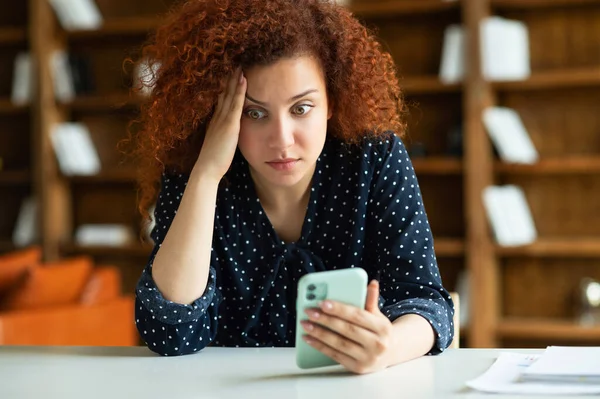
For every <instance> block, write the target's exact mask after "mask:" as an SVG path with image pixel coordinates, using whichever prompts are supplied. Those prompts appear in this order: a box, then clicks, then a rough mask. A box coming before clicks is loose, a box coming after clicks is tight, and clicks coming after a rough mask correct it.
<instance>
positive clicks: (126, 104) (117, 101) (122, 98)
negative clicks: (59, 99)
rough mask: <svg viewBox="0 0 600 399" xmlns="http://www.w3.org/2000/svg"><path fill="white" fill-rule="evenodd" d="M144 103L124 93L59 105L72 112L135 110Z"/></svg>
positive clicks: (90, 96) (88, 97)
mask: <svg viewBox="0 0 600 399" xmlns="http://www.w3.org/2000/svg"><path fill="white" fill-rule="evenodd" d="M143 101H144V99H143V98H141V97H137V96H134V95H131V94H129V93H127V92H124V93H109V94H106V95H86V96H79V97H76V98H74V99H73V100H72V101H69V102H66V103H62V104H61V105H62V106H64V107H66V108H69V109H70V110H72V111H99V110H104V111H110V110H118V109H130V108H133V109H136V108H137V107H139V105H140V104H141V103H142V102H143Z"/></svg>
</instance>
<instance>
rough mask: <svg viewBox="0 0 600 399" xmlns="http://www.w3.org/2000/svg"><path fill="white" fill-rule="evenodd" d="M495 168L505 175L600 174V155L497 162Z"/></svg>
mask: <svg viewBox="0 0 600 399" xmlns="http://www.w3.org/2000/svg"><path fill="white" fill-rule="evenodd" d="M494 170H495V171H496V172H497V173H499V174H505V175H565V176H570V175H575V174H591V175H596V174H597V175H599V176H600V157H589V156H581V157H574V156H571V157H565V158H548V159H542V160H540V161H539V162H537V163H536V164H532V165H525V164H507V163H503V162H496V164H495V166H494Z"/></svg>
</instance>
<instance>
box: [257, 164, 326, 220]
mask: <svg viewBox="0 0 600 399" xmlns="http://www.w3.org/2000/svg"><path fill="white" fill-rule="evenodd" d="M315 167H316V165H315ZM315 167H313V168H312V170H311V171H309V172H308V173H306V175H305V176H303V177H302V179H301V180H300V181H299V182H298V183H297V184H295V185H294V186H291V187H281V186H279V187H278V186H274V185H271V184H269V183H268V182H265V181H264V180H263V179H261V178H260V176H259V175H258V173H254V171H253V170H252V168H250V175H251V176H252V180H253V181H254V186H255V187H256V194H257V196H258V199H259V200H260V203H261V205H262V207H263V208H264V209H265V210H270V211H271V212H272V213H276V214H279V213H282V212H287V211H289V210H294V209H298V208H302V209H304V208H306V206H307V205H308V199H309V198H310V188H311V182H312V177H313V173H314V170H315Z"/></svg>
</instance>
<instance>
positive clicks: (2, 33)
mask: <svg viewBox="0 0 600 399" xmlns="http://www.w3.org/2000/svg"><path fill="white" fill-rule="evenodd" d="M26 40H27V29H26V28H12V27H0V45H7V44H8V45H12V44H23V43H25V41H26Z"/></svg>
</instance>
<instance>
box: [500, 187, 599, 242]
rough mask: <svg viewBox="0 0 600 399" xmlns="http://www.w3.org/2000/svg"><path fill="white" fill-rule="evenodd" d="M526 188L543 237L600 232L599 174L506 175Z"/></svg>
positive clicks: (591, 234) (528, 200)
mask: <svg viewBox="0 0 600 399" xmlns="http://www.w3.org/2000/svg"><path fill="white" fill-rule="evenodd" d="M502 182H504V183H511V184H516V185H518V186H520V187H522V188H523V190H524V191H525V195H526V197H527V202H528V204H529V207H530V208H531V213H532V215H533V220H534V222H535V225H536V228H537V231H538V233H539V235H540V236H543V237H552V236H558V237H565V236H573V235H574V236H600V201H596V200H595V199H596V198H600V176H589V175H581V176H579V175H577V176H572V177H569V178H562V177H561V178H559V177H554V176H536V177H535V178H534V177H530V176H520V175H519V176H517V175H513V176H505V178H503V179H502Z"/></svg>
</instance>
